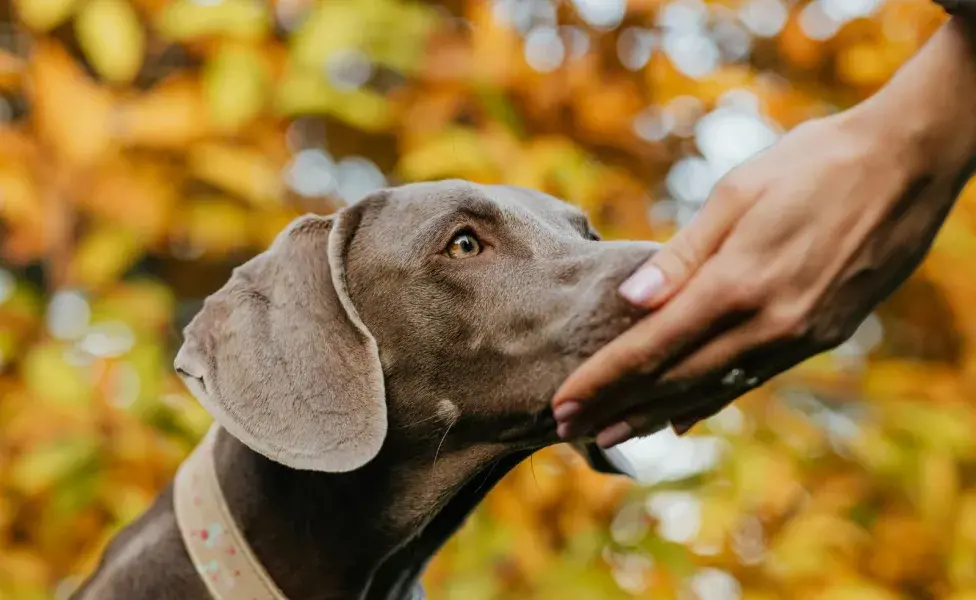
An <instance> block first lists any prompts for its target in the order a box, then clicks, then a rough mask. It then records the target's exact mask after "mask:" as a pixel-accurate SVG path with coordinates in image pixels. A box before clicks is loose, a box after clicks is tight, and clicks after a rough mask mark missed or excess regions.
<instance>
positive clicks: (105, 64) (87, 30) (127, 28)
mask: <svg viewBox="0 0 976 600" xmlns="http://www.w3.org/2000/svg"><path fill="white" fill-rule="evenodd" d="M75 32H76V35H77V36H78V43H79V44H80V45H81V48H82V50H83V51H84V52H85V56H86V57H87V58H88V62H89V63H91V65H92V67H94V69H95V70H96V71H97V72H98V73H99V74H100V75H101V76H102V77H104V78H105V79H106V80H108V81H111V82H113V83H128V82H130V81H132V80H133V79H134V78H135V76H136V75H137V74H138V73H139V69H140V68H141V67H142V58H143V53H144V52H145V45H146V40H145V34H144V33H143V31H142V26H141V25H140V23H139V17H138V15H136V12H135V10H134V9H133V8H132V5H131V4H129V2H128V0H89V2H88V3H87V4H86V5H85V7H84V8H83V9H82V11H81V13H80V14H79V15H78V18H77V19H76V20H75Z"/></svg>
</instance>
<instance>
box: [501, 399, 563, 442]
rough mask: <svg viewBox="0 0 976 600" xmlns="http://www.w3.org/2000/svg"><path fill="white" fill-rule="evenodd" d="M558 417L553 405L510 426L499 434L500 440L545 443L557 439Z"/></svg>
mask: <svg viewBox="0 0 976 600" xmlns="http://www.w3.org/2000/svg"><path fill="white" fill-rule="evenodd" d="M557 437H558V436H556V417H555V416H554V415H553V414H552V407H551V406H546V407H545V408H544V409H542V410H540V411H538V412H536V413H535V414H533V415H531V416H529V417H528V418H527V419H525V420H524V421H523V422H521V423H519V424H518V425H514V426H512V427H508V428H506V429H505V430H503V431H502V432H501V433H499V434H498V441H500V442H505V443H516V442H538V443H540V444H544V443H546V442H548V441H553V440H555V439H557Z"/></svg>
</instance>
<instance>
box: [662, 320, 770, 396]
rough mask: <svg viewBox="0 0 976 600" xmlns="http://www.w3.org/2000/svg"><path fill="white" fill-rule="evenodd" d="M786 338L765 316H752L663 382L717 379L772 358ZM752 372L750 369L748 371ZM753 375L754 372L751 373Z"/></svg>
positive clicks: (685, 361) (671, 369)
mask: <svg viewBox="0 0 976 600" xmlns="http://www.w3.org/2000/svg"><path fill="white" fill-rule="evenodd" d="M782 343H783V342H782V340H777V339H776V338H775V337H774V334H773V333H772V332H771V331H770V330H769V328H767V327H766V326H765V325H764V323H763V321H762V320H761V319H749V320H746V321H744V322H743V323H742V324H740V325H739V326H737V327H733V328H730V329H727V330H725V331H723V332H722V333H720V334H718V335H716V336H715V337H714V338H712V339H711V340H710V341H709V342H708V343H706V344H704V345H703V346H701V347H700V348H698V349H696V350H695V351H693V352H691V353H689V354H688V355H687V356H686V357H684V358H682V359H680V360H679V361H676V362H675V363H674V364H673V365H671V366H669V367H668V368H667V370H666V371H665V372H664V373H663V374H662V375H661V378H660V381H661V383H662V384H678V385H680V384H682V383H690V382H697V381H717V380H720V379H721V378H722V377H723V376H724V375H726V374H727V373H729V372H730V371H732V370H733V369H745V366H746V365H747V364H756V363H761V362H762V357H763V356H765V357H766V358H767V359H769V358H772V356H771V355H772V354H774V353H775V352H776V351H777V349H778V347H779V346H781V345H782ZM747 374H748V373H747ZM749 375H751V374H749Z"/></svg>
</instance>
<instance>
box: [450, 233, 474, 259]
mask: <svg viewBox="0 0 976 600" xmlns="http://www.w3.org/2000/svg"><path fill="white" fill-rule="evenodd" d="M446 254H447V255H448V256H449V257H451V258H471V257H472V256H478V255H479V254H481V242H479V241H478V238H476V237H474V235H472V234H470V233H460V234H458V235H456V236H454V239H453V240H451V243H450V245H448V247H447V251H446Z"/></svg>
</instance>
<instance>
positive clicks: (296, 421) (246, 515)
mask: <svg viewBox="0 0 976 600" xmlns="http://www.w3.org/2000/svg"><path fill="white" fill-rule="evenodd" d="M655 249H656V246H655V245H654V244H652V243H649V242H605V241H600V240H599V238H598V236H597V234H596V233H595V232H594V231H593V229H592V227H591V226H590V223H589V221H588V220H587V218H586V217H585V216H584V214H583V213H582V212H580V211H579V210H578V209H576V208H574V207H572V206H570V205H569V204H566V203H564V202H562V201H560V200H558V199H556V198H553V197H551V196H548V195H545V194H542V193H540V192H536V191H532V190H527V189H522V188H515V187H508V186H482V185H476V184H472V183H468V182H464V181H441V182H432V183H419V184H411V185H406V186H402V187H396V188H390V189H386V190H383V191H380V192H377V193H374V194H371V195H369V196H367V197H366V198H364V199H363V200H361V201H360V202H358V203H356V204H353V205H351V206H349V207H347V208H344V209H343V210H341V211H339V212H338V213H336V214H334V215H331V216H328V217H322V216H314V215H309V216H305V217H302V218H300V219H297V220H296V221H295V222H294V223H292V225H291V226H289V227H288V228H287V229H286V230H285V231H284V232H282V233H281V234H280V235H279V236H278V238H277V240H276V241H275V242H274V244H273V245H272V246H271V247H270V248H269V249H268V250H267V251H266V252H264V253H262V254H260V255H258V256H257V257H255V258H253V259H252V260H250V261H249V262H247V263H246V264H244V265H242V266H240V267H238V268H237V269H236V270H235V271H234V273H233V275H232V276H231V278H230V280H229V281H228V282H227V283H226V284H225V285H224V286H223V287H222V288H221V289H220V290H218V291H217V292H216V293H214V294H213V295H212V296H210V297H209V298H208V299H207V300H206V302H205V303H204V306H203V308H202V310H201V311H200V312H199V313H198V314H197V315H196V317H195V318H194V319H193V321H192V322H191V323H190V324H189V325H188V326H187V327H186V329H185V331H184V338H185V340H184V344H183V346H182V348H181V349H180V351H179V354H178V355H177V358H176V368H177V371H178V372H179V374H180V375H181V377H182V378H183V379H184V381H185V382H186V383H187V385H188V387H189V388H190V389H191V390H193V391H194V392H195V394H196V396H197V397H198V398H199V399H200V400H201V402H202V403H203V404H204V405H205V406H206V408H207V409H208V410H209V411H210V412H211V414H212V415H213V417H214V418H215V420H216V422H217V423H218V424H219V425H220V427H221V429H220V432H219V435H218V437H217V438H216V441H215V446H214V460H215V463H216V470H217V479H218V480H219V485H220V488H221V489H222V490H223V493H224V495H225V496H226V499H227V505H228V507H229V509H230V512H231V513H232V514H233V518H234V520H235V521H236V523H237V524H238V525H239V527H240V530H241V532H242V533H243V535H244V536H245V537H246V539H247V541H248V543H249V544H250V545H251V547H252V548H253V551H254V554H255V556H256V557H257V558H258V559H259V560H260V562H261V564H262V565H263V567H264V568H265V569H266V571H267V573H268V574H270V576H271V577H272V578H273V580H274V581H275V582H276V583H277V584H278V586H279V588H280V589H281V591H282V592H284V594H285V595H286V596H287V597H288V598H290V599H292V600H299V599H337V600H338V599H342V600H347V599H363V600H381V599H382V600H407V599H411V598H418V597H422V594H423V593H422V591H421V590H420V588H419V586H418V583H417V582H418V579H419V576H420V575H421V574H422V572H423V569H424V567H425V565H426V564H427V562H428V561H429V560H430V558H431V557H432V556H433V555H434V553H436V551H437V550H438V548H440V546H441V545H442V544H443V543H444V542H445V541H446V540H447V539H448V538H449V537H450V536H451V535H452V534H453V533H454V532H455V531H456V530H457V528H458V527H460V525H461V524H462V523H463V521H464V519H465V518H466V516H467V515H468V514H469V513H470V512H471V511H472V510H473V509H474V508H475V506H476V505H477V504H478V502H479V501H480V500H481V499H482V498H483V497H484V496H485V494H487V492H488V491H489V490H490V489H491V488H492V486H493V485H494V484H495V483H496V482H497V481H498V480H499V479H500V478H501V477H502V476H504V475H505V473H507V472H508V471H509V470H510V469H512V468H513V467H514V466H515V465H517V464H518V463H519V462H520V461H521V460H523V459H524V458H526V457H527V456H529V455H530V454H531V453H532V452H534V451H535V450H538V449H540V448H542V447H545V446H548V445H551V444H554V443H556V442H558V441H559V440H558V438H557V436H556V435H555V432H554V420H553V418H552V412H551V410H550V406H549V402H550V399H551V398H552V396H553V394H554V392H555V390H556V389H557V387H558V386H559V384H560V383H561V382H562V381H563V380H564V379H565V378H566V377H567V376H568V375H569V374H570V373H571V372H572V370H573V369H574V368H575V367H577V366H578V365H580V364H581V363H582V361H584V360H585V359H586V358H587V357H589V356H591V355H592V354H593V353H594V352H595V351H596V350H597V349H598V348H600V347H601V346H603V345H605V344H606V343H607V342H608V341H610V340H611V339H613V338H614V337H616V336H617V335H618V334H620V333H621V332H623V331H624V330H626V329H627V328H628V327H630V326H631V325H632V324H633V323H635V322H636V321H637V320H638V319H639V318H640V317H641V313H640V312H639V311H637V310H635V309H634V308H632V307H631V306H630V305H629V304H627V303H626V302H624V301H623V300H622V299H620V298H619V297H618V295H617V294H616V292H615V290H616V287H617V286H618V285H619V284H620V283H621V282H622V281H623V280H624V279H625V278H626V277H627V276H628V275H630V274H631V273H632V272H633V271H634V270H635V269H636V268H637V267H638V266H640V265H641V264H642V263H643V262H644V261H646V260H647V259H648V258H649V257H650V256H651V255H652V254H653V253H654V252H655ZM687 408H688V407H684V408H683V410H687ZM667 412H668V409H667V407H662V415H661V419H662V420H666V419H667V418H668V415H667V414H666V413H667ZM577 447H578V449H580V450H581V451H582V452H583V454H584V456H586V457H587V458H588V459H589V460H590V462H591V464H592V465H593V466H594V467H595V468H597V469H599V470H603V471H606V472H612V471H613V468H612V466H611V465H610V464H609V463H608V462H607V461H606V460H605V459H604V457H603V456H602V455H601V454H600V452H599V451H597V450H596V449H595V448H594V447H592V446H590V445H587V444H583V443H580V444H578V445H577ZM75 597H76V598H78V599H83V600H133V599H139V600H156V599H159V600H163V599H178V600H206V599H207V598H209V595H208V593H207V589H206V588H205V587H204V585H203V584H202V583H201V580H200V576H199V574H198V573H197V572H196V571H195V570H194V568H193V565H192V564H191V561H190V559H189V558H188V555H187V552H186V548H185V547H184V545H183V542H182V539H181V536H180V532H179V530H178V528H177V523H176V520H175V517H174V511H173V489H172V486H170V487H168V488H167V489H166V490H165V491H163V493H162V494H161V495H160V496H159V498H158V499H157V500H156V502H155V503H154V505H153V506H152V507H151V508H150V509H149V510H148V511H147V512H146V513H145V514H143V515H142V516H141V517H140V518H139V519H138V520H136V521H135V522H134V523H133V524H131V525H130V526H129V527H127V528H126V529H125V530H123V531H122V532H121V533H120V534H119V535H118V536H117V537H116V538H115V539H114V540H113V541H112V543H111V544H110V545H109V547H108V549H107V550H106V553H105V555H104V556H103V558H102V560H101V563H100V565H99V567H98V568H97V570H96V571H95V573H94V574H93V575H91V577H90V578H89V579H88V580H87V581H86V582H85V583H84V584H83V585H82V586H81V588H80V589H79V590H78V592H76V596H75Z"/></svg>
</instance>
